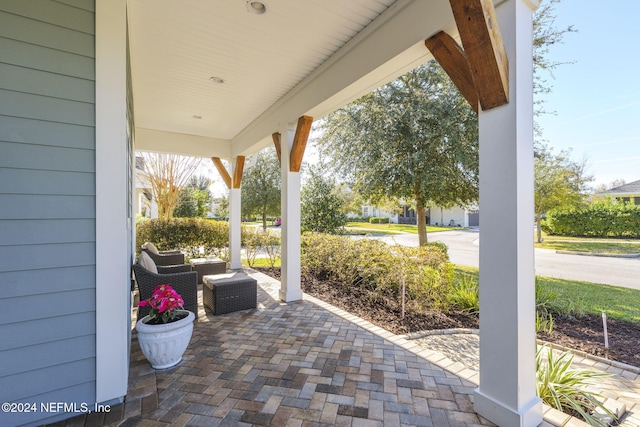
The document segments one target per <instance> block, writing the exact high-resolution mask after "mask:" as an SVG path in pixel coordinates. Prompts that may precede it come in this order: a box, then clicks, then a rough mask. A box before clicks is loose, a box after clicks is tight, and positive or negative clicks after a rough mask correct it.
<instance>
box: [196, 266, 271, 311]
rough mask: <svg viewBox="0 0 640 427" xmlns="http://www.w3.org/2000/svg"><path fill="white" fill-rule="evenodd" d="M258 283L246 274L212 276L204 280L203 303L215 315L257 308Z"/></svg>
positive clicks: (234, 273) (233, 273)
mask: <svg viewBox="0 0 640 427" xmlns="http://www.w3.org/2000/svg"><path fill="white" fill-rule="evenodd" d="M257 286H258V282H257V281H256V279H253V278H251V277H249V276H247V275H246V274H244V273H239V272H231V273H226V274H212V275H207V276H204V277H203V278H202V301H203V303H204V306H205V307H208V308H209V309H210V310H211V311H212V312H213V314H216V315H217V314H225V313H231V312H232V311H238V310H246V309H249V308H256V305H257V300H258V287H257Z"/></svg>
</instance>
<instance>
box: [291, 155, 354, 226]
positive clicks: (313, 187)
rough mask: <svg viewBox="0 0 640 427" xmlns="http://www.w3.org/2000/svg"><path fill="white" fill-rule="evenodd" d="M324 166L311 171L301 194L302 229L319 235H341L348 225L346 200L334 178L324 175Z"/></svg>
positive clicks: (313, 168)
mask: <svg viewBox="0 0 640 427" xmlns="http://www.w3.org/2000/svg"><path fill="white" fill-rule="evenodd" d="M323 169H324V167H323V166H322V165H319V166H316V167H312V168H310V169H309V177H308V179H307V180H306V182H305V185H304V186H303V187H302V191H301V194H300V196H301V197H300V199H301V201H300V215H301V225H302V229H303V230H305V231H316V232H318V233H328V234H340V233H341V232H342V229H343V227H344V226H345V225H346V224H347V215H346V214H345V213H344V199H343V198H342V196H341V195H340V194H339V192H340V187H339V186H337V185H336V183H335V181H334V180H333V179H332V178H329V177H327V176H323V175H322V172H321V171H322V170H323Z"/></svg>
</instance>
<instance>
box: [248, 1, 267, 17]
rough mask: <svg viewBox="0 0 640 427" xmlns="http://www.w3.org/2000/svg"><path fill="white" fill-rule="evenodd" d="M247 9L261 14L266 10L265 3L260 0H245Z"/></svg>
mask: <svg viewBox="0 0 640 427" xmlns="http://www.w3.org/2000/svg"><path fill="white" fill-rule="evenodd" d="M247 10H248V11H249V12H250V13H255V14H256V15H262V14H263V13H265V12H266V11H267V5H266V4H265V3H264V2H262V1H254V0H247Z"/></svg>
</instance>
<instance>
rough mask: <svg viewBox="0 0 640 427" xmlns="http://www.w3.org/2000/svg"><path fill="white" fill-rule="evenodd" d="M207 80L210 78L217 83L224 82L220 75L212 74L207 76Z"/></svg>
mask: <svg viewBox="0 0 640 427" xmlns="http://www.w3.org/2000/svg"><path fill="white" fill-rule="evenodd" d="M209 80H211V81H212V82H214V83H218V84H219V85H221V84H223V83H224V79H223V78H222V77H216V76H213V77H209Z"/></svg>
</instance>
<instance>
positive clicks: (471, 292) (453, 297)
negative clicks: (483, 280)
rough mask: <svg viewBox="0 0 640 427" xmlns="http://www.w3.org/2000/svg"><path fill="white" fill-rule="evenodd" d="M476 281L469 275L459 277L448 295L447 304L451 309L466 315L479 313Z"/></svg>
mask: <svg viewBox="0 0 640 427" xmlns="http://www.w3.org/2000/svg"><path fill="white" fill-rule="evenodd" d="M478 291H479V287H478V279H477V278H476V277H472V276H470V275H467V274H464V275H460V276H459V277H458V279H457V280H456V281H455V282H454V284H453V286H452V287H451V291H450V293H449V304H450V305H451V307H452V308H454V309H456V310H460V311H466V312H468V313H474V314H475V313H478V312H479V311H480V296H479V293H478Z"/></svg>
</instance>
